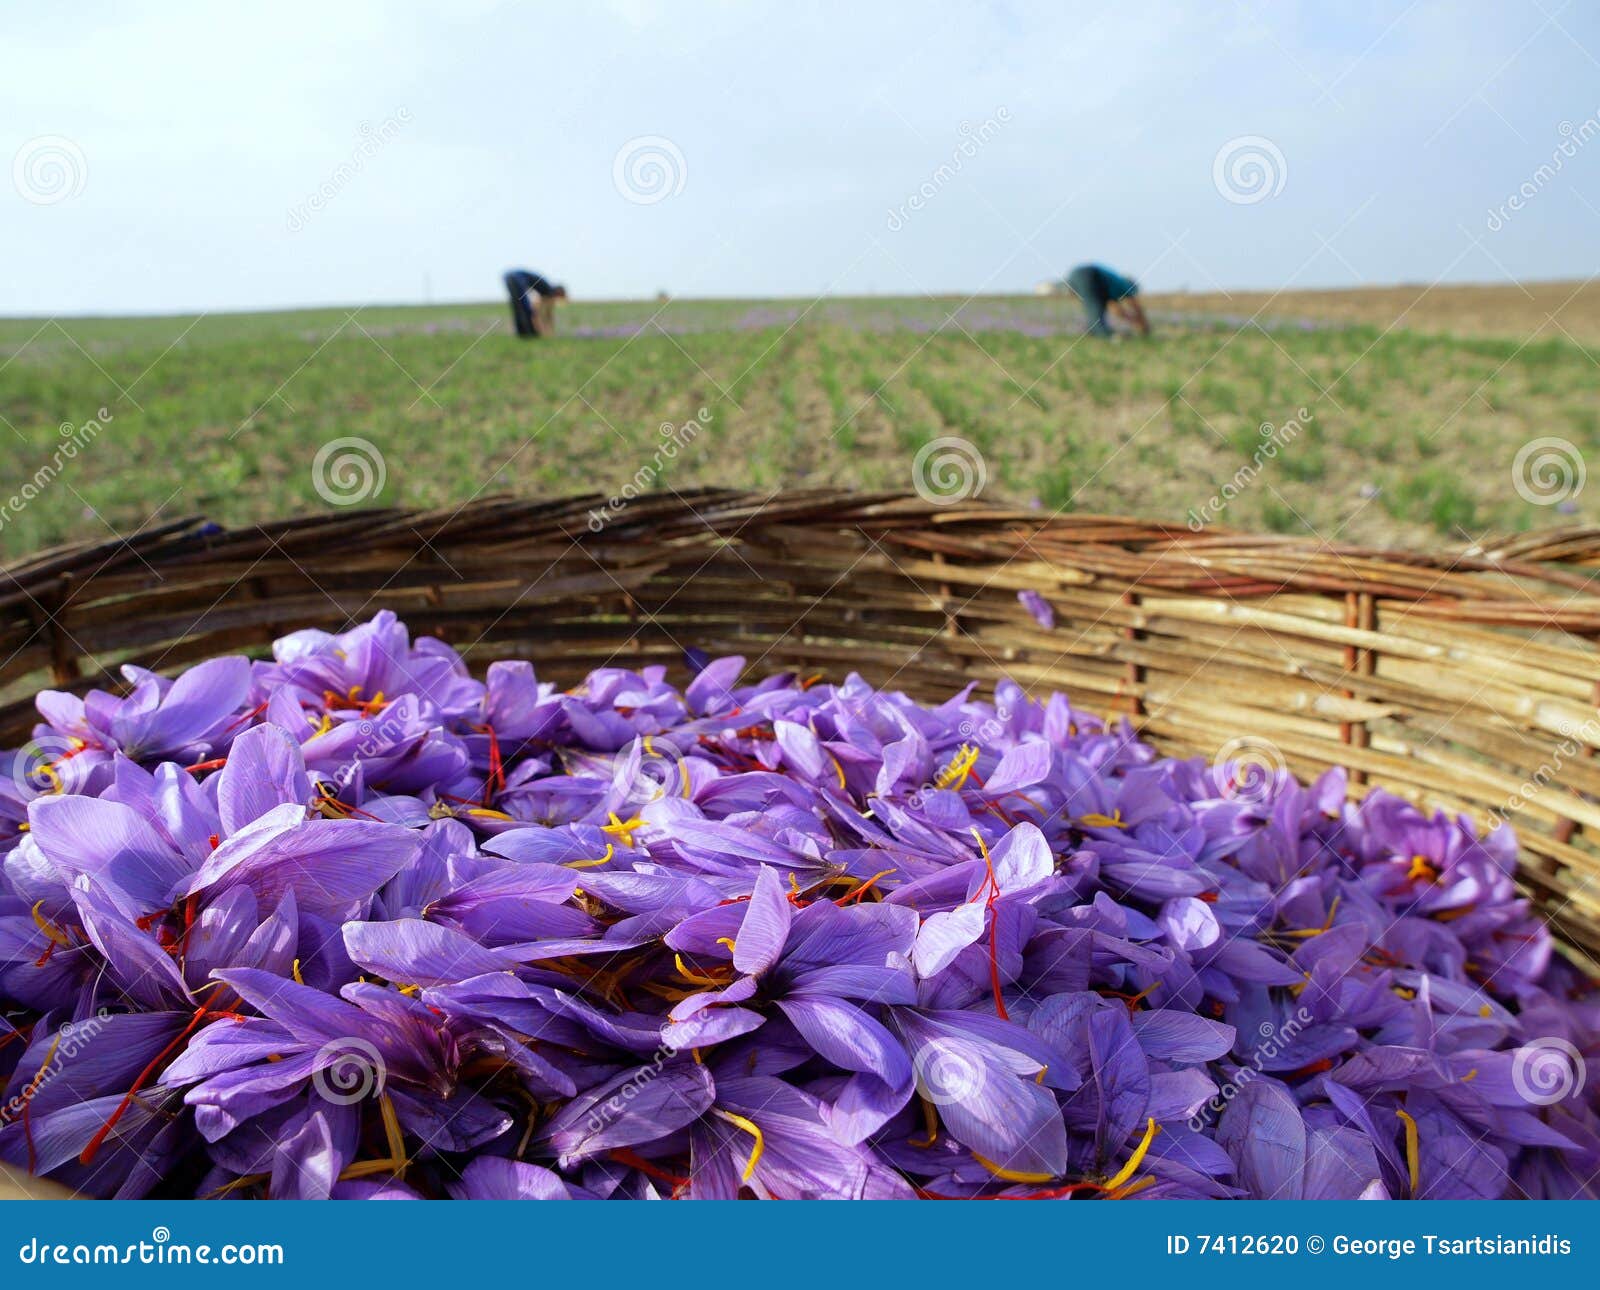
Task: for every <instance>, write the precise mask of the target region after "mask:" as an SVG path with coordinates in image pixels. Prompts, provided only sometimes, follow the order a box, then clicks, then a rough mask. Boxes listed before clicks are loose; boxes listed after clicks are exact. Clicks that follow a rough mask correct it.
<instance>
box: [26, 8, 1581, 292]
mask: <svg viewBox="0 0 1600 1290" xmlns="http://www.w3.org/2000/svg"><path fill="white" fill-rule="evenodd" d="M0 42H3V48H4V50H5V55H6V57H5V64H6V75H5V77H3V78H0V161H3V160H5V159H9V161H10V174H9V179H10V182H9V183H6V182H5V178H6V177H5V176H4V175H3V174H0V245H3V246H4V247H5V248H6V251H7V254H6V256H5V260H6V267H5V272H4V274H3V275H0V314H3V315H45V316H54V315H61V316H66V315H76V314H85V313H130V312H140V313H165V312H186V311H199V310H208V311H216V310H224V309H263V308H278V307H286V306H296V305H316V304H356V303H400V302H412V301H423V300H437V301H450V300H470V299H489V298H492V297H493V296H494V295H496V294H497V293H498V292H499V290H500V275H501V273H502V272H503V271H504V270H505V269H507V268H509V267H512V266H527V267H531V268H534V269H537V270H539V271H542V272H544V273H546V274H547V275H549V276H550V277H551V278H553V279H557V280H560V281H563V282H565V283H567V284H568V286H569V288H570V290H571V291H572V294H573V296H574V297H575V298H590V299H598V298H639V297H645V296H653V295H654V294H655V293H656V292H657V291H661V290H665V291H670V292H671V293H673V294H674V295H679V296H746V297H761V296H803V297H815V296H818V295H821V294H844V295H853V294H875V293H883V294H912V295H921V294H929V293H938V294H948V293H959V294H962V295H967V294H975V293H989V292H1011V291H1027V290H1030V289H1032V287H1033V286H1034V284H1036V283H1038V282H1040V281H1042V280H1046V279H1051V278H1056V277H1059V276H1061V275H1062V274H1063V273H1065V272H1066V270H1067V269H1069V268H1070V267H1071V266H1072V265H1073V264H1075V263H1078V262H1081V261H1084V260H1097V261H1100V262H1103V263H1107V264H1110V265H1113V266H1115V267H1116V268H1118V269H1120V270H1122V271H1124V272H1126V273H1129V274H1131V275H1133V276H1135V277H1137V278H1138V279H1140V281H1141V282H1142V283H1143V285H1144V286H1145V287H1146V288H1147V289H1150V290H1179V289H1188V290H1192V291H1201V290H1215V289H1219V288H1222V289H1229V290H1233V289H1249V288H1284V287H1290V288H1308V287H1323V286H1357V285H1363V284H1389V283H1398V282H1408V283H1413V282H1426V283H1434V282H1502V281H1507V280H1511V279H1520V280H1529V279H1548V278H1583V277H1587V276H1589V275H1590V274H1592V273H1595V272H1596V271H1597V270H1600V263H1597V259H1600V237H1597V236H1596V233H1597V231H1600V115H1597V114H1600V75H1597V72H1600V61H1597V58H1600V8H1597V7H1596V6H1593V5H1587V4H1584V3H1582V0H1574V2H1569V3H1565V4H1563V3H1559V0H1527V2H1526V3H1524V2H1523V0H1506V2H1504V3H1478V2H1469V3H1415V4H1406V3H1403V2H1402V3H1393V4H1387V3H1386V4H1368V3H1361V2H1360V0H1354V2H1352V3H1341V4H1337V5H1334V4H1322V5H1310V4H1308V5H1297V4H1266V3H1249V2H1247V0H1223V2H1222V3H1218V4H1196V3H1188V4H1169V3H1150V4H1139V5H1117V4H1111V3H1105V2H1104V0H1101V2H1100V3H1095V4H1078V3H1044V2H1043V0H1041V2H1040V3H1035V4H987V5H986V4H976V3H967V4H942V3H915V4H913V3H898V2H897V3H861V2H860V0H853V2H851V3H841V2H838V0H822V2H821V3H817V4H813V5H804V6H800V5H794V4H792V3H776V4H768V3H760V2H752V3H719V2H714V0H690V2H687V3H672V4H666V3H661V4H656V3H646V2H645V0H614V2H612V3H594V4H585V5H575V4H571V3H565V4H542V3H520V4H510V3H506V4H500V3H490V2H488V0H451V2H450V3H443V2H441V3H437V4H405V3H387V4H376V3H363V2H361V0H339V2H337V3H330V2H329V0H321V2H320V3H316V4H302V3H294V2H286V3H275V4H273V5H262V6H249V7H246V6H218V5H213V4H198V3H196V4H187V3H181V2H179V0H174V2H172V3H162V4H154V3H137V2H135V3H124V4H108V3H98V2H91V3H86V4H80V5H75V6H72V8H71V11H70V14H69V13H68V11H67V10H64V9H62V8H61V7H59V6H28V7H26V8H23V7H20V6H17V7H11V8H8V9H6V10H5V11H4V12H3V13H0ZM1513 199H1515V201H1514V203H1513ZM1508 203H1511V204H1508Z"/></svg>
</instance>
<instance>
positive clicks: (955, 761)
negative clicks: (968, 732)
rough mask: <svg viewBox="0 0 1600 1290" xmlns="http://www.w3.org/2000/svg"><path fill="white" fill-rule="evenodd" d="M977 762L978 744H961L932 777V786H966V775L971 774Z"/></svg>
mask: <svg viewBox="0 0 1600 1290" xmlns="http://www.w3.org/2000/svg"><path fill="white" fill-rule="evenodd" d="M977 764H978V745H977V744H962V745H961V747H959V748H957V749H956V752H955V756H953V757H952V758H950V760H949V761H948V762H947V763H946V764H945V767H944V769H943V770H941V771H940V772H939V773H938V774H937V775H935V776H934V777H933V786H934V787H935V788H950V789H956V790H960V789H961V788H964V787H965V786H966V782H967V777H968V776H969V775H971V774H972V768H973V767H974V766H976V765H977Z"/></svg>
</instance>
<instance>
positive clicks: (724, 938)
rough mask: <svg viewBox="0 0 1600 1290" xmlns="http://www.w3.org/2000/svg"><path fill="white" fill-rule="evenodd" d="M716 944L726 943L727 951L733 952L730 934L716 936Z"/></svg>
mask: <svg viewBox="0 0 1600 1290" xmlns="http://www.w3.org/2000/svg"><path fill="white" fill-rule="evenodd" d="M717 944H718V945H726V946H727V947H728V953H729V954H732V953H733V952H734V944H733V937H731V936H719V937H717Z"/></svg>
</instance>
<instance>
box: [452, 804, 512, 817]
mask: <svg viewBox="0 0 1600 1290" xmlns="http://www.w3.org/2000/svg"><path fill="white" fill-rule="evenodd" d="M461 814H462V815H476V816H479V817H481V818H482V819H485V820H510V819H514V818H515V817H514V816H510V815H507V814H506V813H505V812H504V811H496V810H494V809H493V808H492V807H488V806H469V807H468V808H467V809H466V810H464V811H462V812H461Z"/></svg>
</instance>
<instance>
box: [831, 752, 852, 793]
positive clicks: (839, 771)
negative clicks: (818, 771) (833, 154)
mask: <svg viewBox="0 0 1600 1290" xmlns="http://www.w3.org/2000/svg"><path fill="white" fill-rule="evenodd" d="M828 760H829V761H831V762H832V763H833V773H834V774H835V775H837V776H838V777H839V787H840V788H845V787H848V786H847V785H846V784H845V780H844V766H843V765H842V764H841V763H840V761H839V759H838V758H837V757H835V756H834V755H833V754H832V753H829V754H828Z"/></svg>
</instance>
